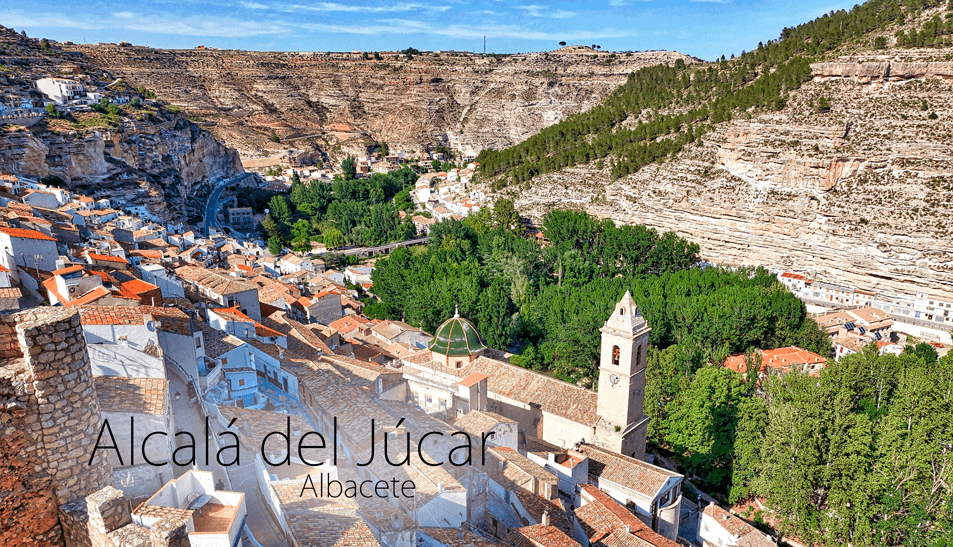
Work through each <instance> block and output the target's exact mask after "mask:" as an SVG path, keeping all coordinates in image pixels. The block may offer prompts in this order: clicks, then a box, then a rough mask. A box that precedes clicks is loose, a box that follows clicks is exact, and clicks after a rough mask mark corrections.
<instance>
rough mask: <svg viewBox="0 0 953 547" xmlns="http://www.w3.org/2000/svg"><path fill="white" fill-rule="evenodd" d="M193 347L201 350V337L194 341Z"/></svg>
mask: <svg viewBox="0 0 953 547" xmlns="http://www.w3.org/2000/svg"><path fill="white" fill-rule="evenodd" d="M195 347H196V348H201V347H202V337H201V336H200V337H198V338H196V339H195Z"/></svg>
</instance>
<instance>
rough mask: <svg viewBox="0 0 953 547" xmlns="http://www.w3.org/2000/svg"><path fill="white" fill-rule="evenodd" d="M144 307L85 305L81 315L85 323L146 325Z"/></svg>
mask: <svg viewBox="0 0 953 547" xmlns="http://www.w3.org/2000/svg"><path fill="white" fill-rule="evenodd" d="M143 309H144V308H143V307H136V306H85V307H83V308H80V310H79V317H80V321H81V322H82V323H83V324H84V325H144V324H145V322H146V321H145V316H144V315H143Z"/></svg>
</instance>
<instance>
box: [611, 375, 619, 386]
mask: <svg viewBox="0 0 953 547" xmlns="http://www.w3.org/2000/svg"><path fill="white" fill-rule="evenodd" d="M609 381H610V382H612V383H613V384H618V383H619V375H618V374H613V375H611V376H609Z"/></svg>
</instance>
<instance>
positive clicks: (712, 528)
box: [698, 502, 778, 547]
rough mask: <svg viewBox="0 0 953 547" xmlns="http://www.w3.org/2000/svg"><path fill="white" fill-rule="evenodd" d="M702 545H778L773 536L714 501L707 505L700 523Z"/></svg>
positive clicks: (749, 546)
mask: <svg viewBox="0 0 953 547" xmlns="http://www.w3.org/2000/svg"><path fill="white" fill-rule="evenodd" d="M698 543H700V544H701V545H702V547H742V546H743V547H777V545H778V544H777V543H776V542H775V541H774V539H772V538H771V536H769V535H767V534H765V533H764V532H762V531H760V530H758V529H757V528H755V527H754V526H752V525H751V524H748V522H746V521H744V520H742V519H741V518H739V517H737V516H735V515H732V514H731V513H729V512H728V511H725V510H724V509H722V508H721V507H718V506H717V505H715V503H714V502H712V503H711V504H709V505H708V507H705V510H704V511H703V512H702V515H701V521H700V522H699V523H698Z"/></svg>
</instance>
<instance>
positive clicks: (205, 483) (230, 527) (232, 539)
mask: <svg viewBox="0 0 953 547" xmlns="http://www.w3.org/2000/svg"><path fill="white" fill-rule="evenodd" d="M171 514H175V515H181V516H182V517H183V518H187V519H188V525H187V528H188V530H189V541H190V542H191V544H192V545H196V546H199V545H200V546H202V547H243V543H242V537H241V530H242V527H243V526H244V525H245V517H246V509H245V494H242V493H240V492H228V491H224V490H216V489H215V478H214V476H213V475H212V473H211V472H210V471H198V470H195V469H192V470H189V471H188V472H187V473H185V474H184V475H182V476H181V477H179V478H178V479H173V480H171V481H169V482H167V483H166V484H165V486H163V487H162V489H161V490H159V491H158V492H156V493H155V494H153V495H152V497H151V498H149V499H148V500H146V502H145V503H143V504H142V505H140V506H139V507H138V508H136V509H135V511H133V513H132V520H133V521H135V523H136V524H138V525H140V526H145V527H146V528H149V527H151V526H153V525H154V524H156V523H158V522H160V521H161V520H164V519H165V518H168V517H169V515H171Z"/></svg>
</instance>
